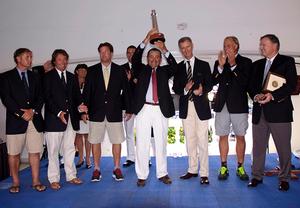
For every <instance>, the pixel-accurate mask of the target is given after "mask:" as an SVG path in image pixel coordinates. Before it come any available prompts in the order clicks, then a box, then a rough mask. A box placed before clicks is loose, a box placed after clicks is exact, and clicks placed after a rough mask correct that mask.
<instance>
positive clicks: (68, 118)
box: [44, 49, 87, 190]
mask: <svg viewBox="0 0 300 208" xmlns="http://www.w3.org/2000/svg"><path fill="white" fill-rule="evenodd" d="M68 60H69V55H68V53H67V52H66V51H65V50H64V49H56V50H54V52H53V54H52V59H51V62H52V64H53V66H54V69H52V70H51V71H50V72H48V73H46V74H45V77H44V94H45V132H46V133H45V136H46V142H47V149H48V159H49V163H48V180H49V182H50V185H51V188H52V189H54V190H59V189H60V188H61V185H60V183H59V181H60V170H59V160H58V155H59V151H60V149H61V150H62V153H63V157H64V169H65V173H66V180H67V181H68V182H69V183H72V184H81V183H82V181H81V180H80V179H79V178H77V176H76V175H77V171H76V168H75V164H74V157H75V145H74V141H75V134H76V131H77V130H79V118H80V115H79V111H87V109H86V108H85V106H84V105H81V103H82V100H81V95H80V89H79V86H78V83H77V82H76V80H75V76H74V74H72V73H71V72H68V71H67V66H68Z"/></svg>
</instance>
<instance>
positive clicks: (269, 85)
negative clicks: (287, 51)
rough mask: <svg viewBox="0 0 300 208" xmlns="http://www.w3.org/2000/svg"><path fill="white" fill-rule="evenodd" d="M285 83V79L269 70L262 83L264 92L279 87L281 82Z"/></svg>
mask: <svg viewBox="0 0 300 208" xmlns="http://www.w3.org/2000/svg"><path fill="white" fill-rule="evenodd" d="M285 83H286V80H285V78H284V77H282V76H281V75H278V74H275V73H272V72H269V73H268V76H267V78H266V81H265V85H264V89H263V91H264V92H273V91H274V90H277V89H278V88H280V87H281V86H282V85H283V84H285Z"/></svg>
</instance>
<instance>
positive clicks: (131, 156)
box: [124, 115, 135, 161]
mask: <svg viewBox="0 0 300 208" xmlns="http://www.w3.org/2000/svg"><path fill="white" fill-rule="evenodd" d="M134 120H135V116H134V115H132V117H131V118H130V119H129V120H128V121H125V120H124V129H125V135H126V146H127V158H126V160H131V161H135V141H134Z"/></svg>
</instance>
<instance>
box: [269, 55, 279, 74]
mask: <svg viewBox="0 0 300 208" xmlns="http://www.w3.org/2000/svg"><path fill="white" fill-rule="evenodd" d="M280 60H281V58H280V54H277V56H276V57H275V59H274V60H273V63H272V65H271V67H270V70H269V71H270V72H274V70H275V71H276V68H277V66H278V65H279V64H280Z"/></svg>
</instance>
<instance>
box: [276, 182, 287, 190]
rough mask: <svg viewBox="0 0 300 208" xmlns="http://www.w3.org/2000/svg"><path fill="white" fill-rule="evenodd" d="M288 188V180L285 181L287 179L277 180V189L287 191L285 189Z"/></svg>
mask: <svg viewBox="0 0 300 208" xmlns="http://www.w3.org/2000/svg"><path fill="white" fill-rule="evenodd" d="M289 188H290V184H289V182H287V181H280V182H279V186H278V189H279V190H280V191H287V190H289Z"/></svg>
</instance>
